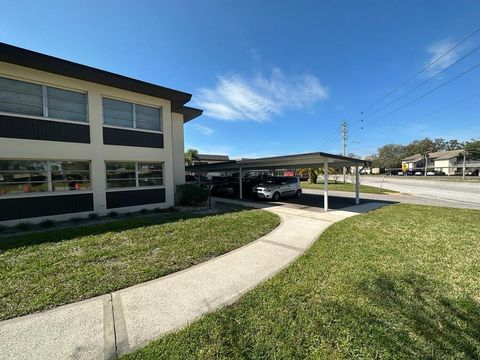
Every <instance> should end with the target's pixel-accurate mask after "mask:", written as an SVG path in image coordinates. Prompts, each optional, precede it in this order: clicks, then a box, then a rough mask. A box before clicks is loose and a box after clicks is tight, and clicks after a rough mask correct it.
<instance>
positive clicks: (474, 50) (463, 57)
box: [361, 46, 480, 122]
mask: <svg viewBox="0 0 480 360" xmlns="http://www.w3.org/2000/svg"><path fill="white" fill-rule="evenodd" d="M478 50H480V46H478V47H476V48H475V49H473V50H472V51H470V52H469V53H468V54H465V55H464V56H462V57H461V58H460V59H458V60H457V61H455V62H454V63H453V64H450V65H449V66H447V67H446V68H444V69H442V70H441V71H439V72H438V73H436V74H435V75H433V76H431V77H429V78H428V79H426V80H424V81H422V82H421V83H420V84H419V85H417V86H415V87H414V88H412V89H410V90H408V91H407V92H406V93H403V94H402V95H400V96H399V97H397V98H396V99H394V100H392V101H390V102H389V103H387V104H386V105H384V106H382V107H381V108H379V109H377V110H375V111H374V112H373V113H371V114H369V115H367V116H365V117H364V118H363V119H362V120H361V121H362V122H363V121H364V120H365V119H368V118H370V117H372V116H374V115H375V114H378V113H379V112H380V111H382V110H383V109H385V108H387V107H389V106H390V105H392V104H394V103H396V102H397V101H398V100H400V99H402V98H404V97H405V96H407V95H408V94H411V93H412V92H413V91H415V90H417V89H418V88H420V87H421V86H423V85H425V84H426V83H428V82H429V81H430V80H432V79H434V78H436V77H437V76H439V75H441V74H443V73H444V72H445V71H447V70H448V69H450V68H452V67H453V66H455V65H456V64H458V63H459V62H460V61H462V60H463V59H465V58H467V57H469V56H470V55H472V54H473V53H475V52H477V51H478Z"/></svg>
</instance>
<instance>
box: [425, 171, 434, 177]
mask: <svg viewBox="0 0 480 360" xmlns="http://www.w3.org/2000/svg"><path fill="white" fill-rule="evenodd" d="M435 175H436V173H435V171H427V176H435Z"/></svg>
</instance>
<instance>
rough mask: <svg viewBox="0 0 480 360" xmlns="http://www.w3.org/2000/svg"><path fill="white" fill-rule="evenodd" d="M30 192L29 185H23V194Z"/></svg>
mask: <svg viewBox="0 0 480 360" xmlns="http://www.w3.org/2000/svg"><path fill="white" fill-rule="evenodd" d="M30 191H32V188H31V187H30V185H27V184H25V185H23V192H30Z"/></svg>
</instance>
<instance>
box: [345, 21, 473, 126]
mask: <svg viewBox="0 0 480 360" xmlns="http://www.w3.org/2000/svg"><path fill="white" fill-rule="evenodd" d="M479 32H480V28H478V29H476V30H475V31H473V32H471V33H470V34H469V35H467V36H466V37H465V38H463V39H462V40H461V41H460V42H459V43H457V44H456V45H455V46H453V47H452V48H451V49H449V50H447V51H446V52H445V53H443V54H442V55H440V56H439V57H438V58H436V59H435V60H434V61H432V62H430V63H429V64H428V65H427V66H425V67H424V68H422V69H420V70H419V71H417V72H416V73H415V74H414V75H413V76H411V77H410V78H408V79H407V80H405V81H404V82H402V83H401V84H400V85H398V86H397V87H395V88H394V89H393V90H391V91H389V92H388V93H387V94H385V95H384V96H382V97H381V98H379V99H378V100H376V101H374V102H373V103H372V104H370V105H369V106H367V107H366V108H365V109H364V110H363V111H361V112H359V113H358V114H356V115H354V116H352V117H351V118H350V119H349V120H350V121H351V120H353V119H354V118H356V117H358V116H360V115H363V113H365V112H366V111H368V110H370V109H371V108H372V107H374V106H375V105H377V104H378V103H379V102H381V101H382V100H384V99H386V98H387V97H389V96H390V95H392V94H393V93H395V92H396V91H397V90H398V89H400V88H402V87H403V86H404V85H406V84H408V83H409V82H410V81H412V80H413V79H415V78H416V77H417V76H418V75H420V74H421V73H423V72H425V71H426V70H428V69H429V68H430V67H432V66H433V65H434V64H436V63H437V62H438V61H440V60H441V59H443V58H444V57H445V56H447V55H448V54H449V53H451V52H452V51H454V50H455V49H457V48H458V47H459V46H460V45H462V44H463V43H465V42H466V41H467V40H468V39H470V38H471V37H472V36H474V35H476V34H477V33H479Z"/></svg>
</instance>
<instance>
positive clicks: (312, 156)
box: [185, 152, 369, 172]
mask: <svg viewBox="0 0 480 360" xmlns="http://www.w3.org/2000/svg"><path fill="white" fill-rule="evenodd" d="M325 160H326V161H327V163H328V166H331V167H343V166H355V165H358V166H361V165H365V164H368V163H369V162H368V161H366V160H362V159H355V158H351V157H347V156H341V155H335V154H328V153H323V152H313V153H304V154H293V155H284V156H274V157H265V158H258V159H244V160H230V161H224V162H219V163H214V164H203V165H201V164H200V165H192V166H186V167H185V170H187V171H191V172H196V171H236V170H237V171H238V170H239V169H240V168H242V169H243V170H259V169H269V168H276V169H288V168H297V169H298V168H312V167H323V165H324V162H325Z"/></svg>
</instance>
